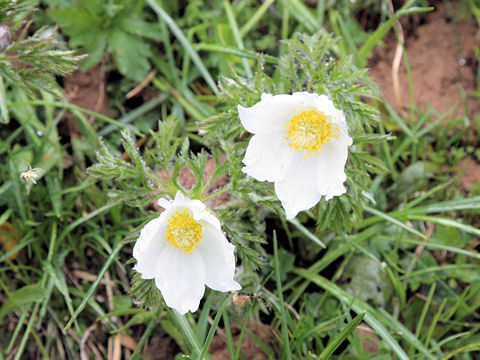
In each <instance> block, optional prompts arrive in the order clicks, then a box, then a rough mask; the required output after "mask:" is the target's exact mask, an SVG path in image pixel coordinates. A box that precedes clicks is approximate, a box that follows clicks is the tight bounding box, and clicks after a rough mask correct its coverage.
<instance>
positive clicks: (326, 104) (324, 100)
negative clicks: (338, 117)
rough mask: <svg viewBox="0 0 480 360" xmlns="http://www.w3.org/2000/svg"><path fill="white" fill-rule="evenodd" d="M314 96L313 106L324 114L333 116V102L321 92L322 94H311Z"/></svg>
mask: <svg viewBox="0 0 480 360" xmlns="http://www.w3.org/2000/svg"><path fill="white" fill-rule="evenodd" d="M311 95H314V96H315V99H314V102H315V107H316V108H317V110H318V111H320V112H322V113H323V114H324V115H326V116H333V115H334V113H335V111H337V109H336V108H335V105H334V104H333V102H332V100H330V99H329V98H328V96H326V95H324V94H322V95H317V94H311Z"/></svg>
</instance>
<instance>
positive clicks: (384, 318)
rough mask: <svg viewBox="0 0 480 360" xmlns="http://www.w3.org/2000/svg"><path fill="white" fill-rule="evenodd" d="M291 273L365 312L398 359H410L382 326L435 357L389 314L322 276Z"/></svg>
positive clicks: (358, 311) (305, 271)
mask: <svg viewBox="0 0 480 360" xmlns="http://www.w3.org/2000/svg"><path fill="white" fill-rule="evenodd" d="M293 272H294V273H296V274H297V275H299V276H302V277H304V278H305V279H308V280H310V281H311V282H313V283H314V284H316V285H318V286H320V287H321V288H322V289H324V290H325V291H328V292H329V293H331V294H332V295H333V296H335V297H336V298H338V299H339V300H341V301H343V302H345V303H346V304H350V306H351V308H352V309H353V311H355V312H356V313H358V314H360V313H362V312H366V314H365V322H366V323H368V325H370V327H371V328H372V329H373V330H375V332H376V333H377V335H378V336H379V337H381V338H382V339H383V340H384V341H385V343H386V344H388V345H389V346H390V348H391V349H392V351H393V352H394V353H395V354H396V355H397V356H398V358H399V359H402V360H408V359H410V358H409V357H408V355H407V354H406V353H405V351H404V350H403V349H402V347H401V346H400V344H399V343H398V342H397V341H396V340H395V339H394V338H393V336H392V335H391V334H390V332H389V331H388V330H387V328H386V327H385V325H384V324H386V325H387V326H389V327H390V328H392V329H393V330H394V331H396V332H398V333H399V334H400V336H402V337H403V338H404V339H405V340H406V341H407V342H408V343H410V344H411V345H413V346H414V347H415V348H416V349H417V350H418V351H420V352H421V353H422V354H424V355H425V356H426V358H427V359H431V360H435V357H434V356H433V355H432V354H431V353H430V351H428V349H427V348H425V346H423V344H422V343H421V342H420V341H419V340H418V339H417V338H416V337H415V336H414V335H413V334H412V333H411V332H410V331H409V330H408V329H407V328H405V327H404V326H403V325H402V324H400V323H399V322H398V321H397V320H396V319H394V318H392V317H391V316H390V314H388V313H386V314H387V315H385V314H384V313H383V312H379V311H376V310H375V309H374V308H373V307H371V306H370V305H368V304H367V303H365V302H363V301H361V300H359V299H358V298H356V297H354V296H353V295H351V294H349V293H347V292H346V291H345V290H343V289H341V288H340V287H339V286H337V285H335V284H333V283H332V282H330V281H328V280H327V279H325V278H324V277H323V276H320V275H318V274H314V273H312V272H309V271H308V270H304V269H300V268H295V269H294V271H293Z"/></svg>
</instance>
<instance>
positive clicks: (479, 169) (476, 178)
mask: <svg viewBox="0 0 480 360" xmlns="http://www.w3.org/2000/svg"><path fill="white" fill-rule="evenodd" d="M457 179H458V182H459V184H460V187H461V189H462V190H464V191H466V192H469V191H470V189H471V188H472V187H473V186H474V185H475V184H476V185H480V164H478V163H477V162H476V161H475V160H473V159H471V158H464V159H462V161H460V163H459V164H458V167H457Z"/></svg>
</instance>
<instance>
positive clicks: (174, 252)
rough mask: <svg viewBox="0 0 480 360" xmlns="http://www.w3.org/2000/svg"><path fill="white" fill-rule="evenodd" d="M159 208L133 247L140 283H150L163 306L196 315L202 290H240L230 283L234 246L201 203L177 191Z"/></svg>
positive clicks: (159, 202) (160, 203)
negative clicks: (162, 209)
mask: <svg viewBox="0 0 480 360" xmlns="http://www.w3.org/2000/svg"><path fill="white" fill-rule="evenodd" d="M158 204H159V205H160V206H161V207H163V208H164V209H165V211H164V212H163V213H162V214H161V215H160V216H159V217H158V218H156V219H153V220H152V221H150V222H149V223H148V224H147V225H145V227H144V228H143V229H142V230H141V231H140V236H139V237H138V239H137V243H136V244H135V247H134V248H133V257H134V258H135V259H136V260H137V264H136V266H135V270H136V271H138V272H139V273H140V274H141V277H142V279H153V278H155V284H156V285H157V288H158V289H159V290H160V292H161V293H162V296H163V299H164V300H165V303H166V304H167V305H168V306H169V307H171V308H174V309H176V310H178V312H180V313H181V314H185V313H186V312H187V311H191V312H195V311H197V309H198V306H199V304H200V300H201V299H202V297H203V293H204V292H205V285H207V286H208V287H210V288H212V289H214V290H217V291H232V290H240V289H241V286H240V285H239V284H238V283H237V282H236V281H234V280H233V274H234V272H235V257H234V255H233V251H234V249H235V246H233V245H232V244H230V243H229V242H228V240H227V239H226V238H225V235H224V234H223V232H222V229H221V228H220V221H218V219H217V218H216V217H215V216H214V215H212V214H211V213H210V212H209V211H208V210H206V208H205V204H204V203H202V202H201V201H199V200H191V199H189V198H187V197H185V196H183V195H182V193H181V192H180V191H179V192H177V195H176V196H175V200H171V201H168V200H165V199H160V200H159V201H158Z"/></svg>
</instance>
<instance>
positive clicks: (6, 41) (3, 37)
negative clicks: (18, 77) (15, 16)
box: [0, 24, 12, 53]
mask: <svg viewBox="0 0 480 360" xmlns="http://www.w3.org/2000/svg"><path fill="white" fill-rule="evenodd" d="M10 40H12V34H10V29H9V28H8V26H7V25H5V24H1V25H0V53H1V52H4V51H5V49H6V48H7V47H8V46H9V45H10Z"/></svg>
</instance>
